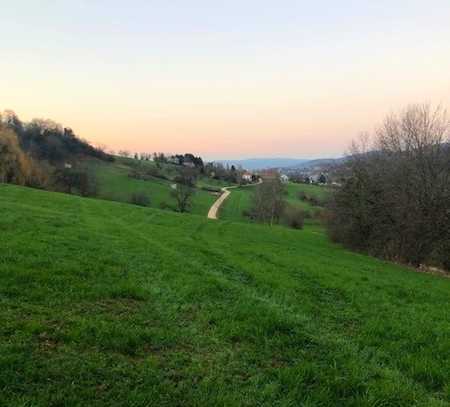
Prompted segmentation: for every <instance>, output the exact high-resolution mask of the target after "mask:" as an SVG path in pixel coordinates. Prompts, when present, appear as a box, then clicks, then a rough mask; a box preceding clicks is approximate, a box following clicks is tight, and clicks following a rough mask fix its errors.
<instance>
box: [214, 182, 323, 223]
mask: <svg viewBox="0 0 450 407" xmlns="http://www.w3.org/2000/svg"><path fill="white" fill-rule="evenodd" d="M253 189H254V186H246V187H241V188H234V189H232V190H231V195H230V196H229V197H228V198H227V200H226V201H225V202H224V203H223V205H222V207H221V208H220V213H219V217H220V219H223V220H230V221H248V218H246V217H245V216H244V214H243V212H244V211H245V210H248V209H249V208H250V205H251V195H252V193H253ZM300 191H304V192H306V193H307V194H308V195H311V196H313V197H317V198H319V199H324V198H326V196H327V195H328V194H329V190H328V189H327V188H326V187H321V186H317V185H307V184H294V183H292V182H290V183H288V184H286V192H287V195H286V201H287V202H288V203H289V204H290V205H293V206H296V207H299V208H302V209H303V210H305V211H307V212H310V213H312V212H313V211H314V209H317V207H314V206H312V205H311V204H309V203H308V202H305V201H302V200H300V199H299V198H298V193H299V192H300ZM308 221H309V220H308Z"/></svg>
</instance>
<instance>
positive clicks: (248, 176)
mask: <svg viewBox="0 0 450 407" xmlns="http://www.w3.org/2000/svg"><path fill="white" fill-rule="evenodd" d="M242 179H243V180H244V181H248V182H252V174H251V173H250V172H247V171H246V172H244V173H243V174H242Z"/></svg>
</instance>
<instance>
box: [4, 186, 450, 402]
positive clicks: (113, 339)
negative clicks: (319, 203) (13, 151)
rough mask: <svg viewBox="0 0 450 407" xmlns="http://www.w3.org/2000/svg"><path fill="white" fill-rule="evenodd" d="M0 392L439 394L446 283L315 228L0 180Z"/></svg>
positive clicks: (444, 380)
mask: <svg viewBox="0 0 450 407" xmlns="http://www.w3.org/2000/svg"><path fill="white" fill-rule="evenodd" d="M0 213H1V214H2V216H1V217H0V247H1V248H2V250H1V252H0V265H1V267H0V303H1V306H0V321H1V323H0V389H2V391H1V392H0V405H5V406H6V405H7V406H25V405H33V406H56V405H65V406H72V405H83V406H85V405H89V406H106V405H107V406H110V405H117V406H129V405H133V406H144V405H145V406H147V405H155V406H161V405H167V406H176V405H180V406H181V405H183V406H190V405H197V406H198V405H205V406H206V405H208V406H210V405H219V406H220V405H223V406H224V405H227V406H228V405H249V406H250V405H267V406H272V405H283V406H288V405H289V406H291V405H304V406H330V405H336V406H342V405H355V406H356V405H358V406H362V405H364V406H394V405H395V406H413V405H422V406H444V405H449V404H450V385H449V383H450V340H449V339H450V319H449V310H450V296H449V292H450V280H448V279H443V278H439V277H435V276H431V275H425V274H421V273H416V272H413V271H410V270H408V269H405V268H403V267H400V266H396V265H392V264H387V263H384V262H381V261H378V260H375V259H372V258H369V257H366V256H363V255H359V254H355V253H351V252H348V251H345V250H343V249H341V248H340V247H338V246H335V245H332V244H330V243H329V242H328V240H327V238H326V237H325V236H324V235H323V234H321V233H319V232H317V230H313V229H308V228H307V229H306V230H303V231H293V230H290V229H286V228H281V227H273V228H269V227H265V226H260V225H252V224H245V223H229V222H221V221H208V220H206V219H205V218H204V217H199V216H193V215H182V214H177V213H170V212H165V211H160V210H156V209H150V208H141V207H135V206H132V205H127V204H121V203H117V202H107V201H101V200H93V199H83V198H79V197H76V196H70V195H64V194H57V193H48V192H43V191H38V190H31V189H26V188H20V187H14V186H6V185H0Z"/></svg>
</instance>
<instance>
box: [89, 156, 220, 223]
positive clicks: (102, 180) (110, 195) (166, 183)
mask: <svg viewBox="0 0 450 407" xmlns="http://www.w3.org/2000/svg"><path fill="white" fill-rule="evenodd" d="M83 165H84V166H85V167H86V168H87V169H88V171H89V172H90V174H91V176H93V177H94V178H95V180H96V185H97V195H98V198H101V199H107V200H112V201H119V202H127V203H129V202H130V201H131V198H132V195H133V194H134V193H143V194H145V195H146V196H148V197H149V199H150V203H149V206H150V207H153V208H161V207H165V208H172V209H175V208H176V205H175V201H174V199H173V197H172V196H171V192H172V187H171V186H172V185H173V181H171V180H170V179H171V178H173V177H175V176H176V175H177V171H178V170H177V169H176V168H174V167H175V166H173V165H164V166H163V167H162V169H161V173H162V175H164V176H165V177H167V179H163V178H157V177H152V178H151V179H149V180H139V179H134V178H131V177H129V174H130V173H131V172H132V170H133V167H134V166H136V165H139V166H143V167H148V168H152V167H154V166H155V164H154V163H153V162H148V161H137V160H133V159H131V158H122V157H117V158H116V160H115V162H113V163H110V162H104V161H100V160H87V161H85V162H84V164H83ZM217 184H218V183H217V182H215V181H214V180H205V179H203V178H202V179H200V180H199V185H198V188H196V189H195V194H194V195H193V199H192V208H191V211H190V212H191V213H194V214H197V215H205V216H206V214H207V213H208V210H209V208H210V206H211V205H212V204H213V203H214V201H215V200H216V199H217V196H216V195H214V194H213V193H211V192H209V191H206V190H203V189H202V188H201V187H205V186H209V185H212V187H215V186H216V185H217ZM219 185H220V184H219Z"/></svg>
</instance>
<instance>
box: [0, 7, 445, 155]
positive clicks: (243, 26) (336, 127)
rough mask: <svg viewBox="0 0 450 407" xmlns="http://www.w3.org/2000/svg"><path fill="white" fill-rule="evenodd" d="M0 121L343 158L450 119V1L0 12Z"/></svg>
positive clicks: (100, 139)
mask: <svg viewBox="0 0 450 407" xmlns="http://www.w3.org/2000/svg"><path fill="white" fill-rule="evenodd" d="M0 10H1V12H0V38H1V39H2V40H1V42H0V51H1V54H0V110H2V109H12V110H14V111H15V112H16V113H17V114H18V115H19V116H20V117H21V118H22V119H23V120H30V119H32V118H34V117H38V118H50V119H53V120H54V121H56V122H59V123H61V124H63V125H64V126H68V127H71V128H73V129H74V131H75V132H76V133H77V134H78V135H79V136H81V137H83V138H85V139H87V140H89V141H91V142H92V143H94V144H97V145H105V146H108V147H109V148H111V149H113V150H116V151H117V150H119V149H127V150H129V151H132V152H134V151H138V152H154V151H162V152H166V153H181V152H192V153H194V154H200V155H202V156H203V157H205V158H211V159H214V158H248V157H297V158H318V157H337V156H340V155H342V154H344V153H345V151H346V149H347V148H348V146H349V143H350V141H351V139H353V138H355V137H356V136H357V135H358V133H360V132H362V131H371V130H373V129H374V127H375V126H376V125H377V123H379V122H380V121H381V120H382V119H383V117H384V116H386V115H387V114H389V113H390V112H392V111H398V110H399V109H402V108H404V107H406V106H407V105H408V104H411V103H431V104H434V105H435V104H442V105H443V106H444V107H447V108H449V109H450V23H449V22H450V1H448V0H442V1H440V0H429V1H424V0H420V1H416V0H408V1H407V0H390V1H386V0H378V1H364V0H359V1H349V0H342V1H339V2H337V1H335V0H327V1H325V0H316V1H313V2H312V1H293V0H277V1H275V0H273V1H265V0H227V1H215V0H189V1H186V0H183V1H181V0H171V1H167V0H165V1H159V0H154V1H152V0H146V1H140V0H128V1H122V0H121V1H116V0H77V1H72V0H70V1H69V0H67V1H65V0H38V1H34V0H28V1H24V0H15V1H10V0H8V1H6V0H0Z"/></svg>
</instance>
